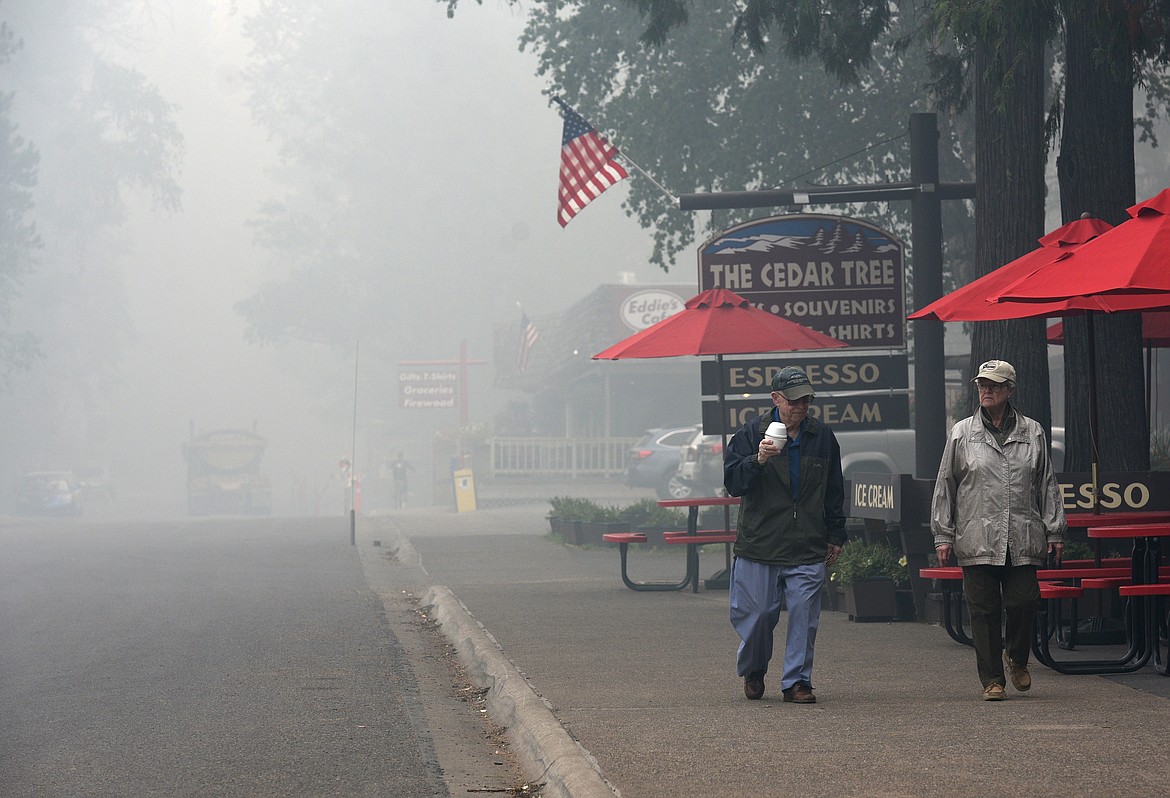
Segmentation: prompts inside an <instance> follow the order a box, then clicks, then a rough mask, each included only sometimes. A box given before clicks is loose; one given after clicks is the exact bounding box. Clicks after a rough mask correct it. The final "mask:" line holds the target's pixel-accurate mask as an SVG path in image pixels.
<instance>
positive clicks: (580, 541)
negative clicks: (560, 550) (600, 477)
mask: <svg viewBox="0 0 1170 798" xmlns="http://www.w3.org/2000/svg"><path fill="white" fill-rule="evenodd" d="M549 504H550V505H552V510H551V511H550V512H549V514H548V523H549V528H550V529H551V530H552V533H553V535H555V536H557V537H559V538H560V539H561V540H562V541H564V542H565V543H570V544H572V545H575V546H584V545H590V546H599V545H601V543H602V540H601V536H602V535H603V534H605V533H606V532H622V531H625V529H626V524H625V523H624V522H623V521H622V520H621V517H620V511H619V510H618V508H617V507H605V506H602V505H600V504H598V503H597V502H595V501H592V500H591V499H577V498H573V497H571V496H554V497H553V498H551V499H549Z"/></svg>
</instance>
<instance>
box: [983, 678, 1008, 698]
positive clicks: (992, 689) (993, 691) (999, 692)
mask: <svg viewBox="0 0 1170 798" xmlns="http://www.w3.org/2000/svg"><path fill="white" fill-rule="evenodd" d="M1005 698H1007V691H1005V690H1004V689H1003V685H1002V684H996V683H995V682H992V683H991V684H989V685H987V686H986V687H984V688H983V700H984V701H1003V700H1004V699H1005Z"/></svg>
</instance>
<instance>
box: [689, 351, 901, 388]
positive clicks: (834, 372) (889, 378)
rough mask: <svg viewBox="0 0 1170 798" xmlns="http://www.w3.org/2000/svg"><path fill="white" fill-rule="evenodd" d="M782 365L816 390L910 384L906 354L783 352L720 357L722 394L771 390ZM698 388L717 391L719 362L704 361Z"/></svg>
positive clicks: (889, 386) (893, 386)
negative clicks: (758, 356)
mask: <svg viewBox="0 0 1170 798" xmlns="http://www.w3.org/2000/svg"><path fill="white" fill-rule="evenodd" d="M785 366H799V367H800V368H802V369H804V371H805V373H806V374H808V378H809V380H810V381H811V382H812V384H813V388H814V389H815V390H816V391H818V392H820V391H826V392H829V391H888V390H906V389H908V388H909V387H910V369H909V365H908V359H907V356H906V355H860V354H859V355H847V356H845V357H831V356H829V357H825V356H819V357H818V356H809V355H806V354H804V353H800V354H797V353H792V352H783V353H780V354H777V355H775V356H774V357H773V358H772V359H769V360H727V359H724V360H723V392H724V394H764V393H771V392H772V375H773V374H775V373H776V372H777V371H779V370H780V369H782V368H784V367H785ZM701 368H702V381H701V382H702V390H703V393H704V394H705V395H707V396H717V395H718V394H719V363H718V362H716V361H714V360H704V361H703V363H702V365H701Z"/></svg>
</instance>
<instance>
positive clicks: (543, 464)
mask: <svg viewBox="0 0 1170 798" xmlns="http://www.w3.org/2000/svg"><path fill="white" fill-rule="evenodd" d="M637 440H638V439H637V438H492V440H491V467H492V473H493V474H494V475H495V476H520V475H529V474H559V475H564V476H571V477H576V476H612V475H614V474H620V473H622V472H623V471H625V467H626V452H627V451H628V450H629V448H630V447H631V446H633V445H634V443H635V442H637Z"/></svg>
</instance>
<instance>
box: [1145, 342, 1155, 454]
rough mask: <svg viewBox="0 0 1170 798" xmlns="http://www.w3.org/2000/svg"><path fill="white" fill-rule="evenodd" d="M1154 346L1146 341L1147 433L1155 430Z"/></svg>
mask: <svg viewBox="0 0 1170 798" xmlns="http://www.w3.org/2000/svg"><path fill="white" fill-rule="evenodd" d="M1153 361H1154V344H1153V342H1152V341H1146V431H1147V432H1148V431H1150V430H1152V429H1153V428H1154V403H1153V402H1152V401H1151V398H1152V386H1153V384H1154V380H1153Z"/></svg>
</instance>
